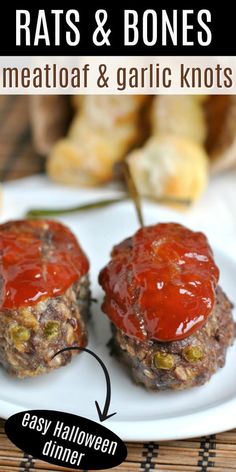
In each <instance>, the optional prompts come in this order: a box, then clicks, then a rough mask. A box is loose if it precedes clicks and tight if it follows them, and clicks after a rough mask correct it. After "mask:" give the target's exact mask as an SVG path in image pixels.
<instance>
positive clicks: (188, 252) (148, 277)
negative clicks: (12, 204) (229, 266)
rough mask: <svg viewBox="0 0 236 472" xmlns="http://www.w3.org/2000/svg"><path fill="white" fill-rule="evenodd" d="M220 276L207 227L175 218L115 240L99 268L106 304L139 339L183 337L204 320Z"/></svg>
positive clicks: (116, 321)
mask: <svg viewBox="0 0 236 472" xmlns="http://www.w3.org/2000/svg"><path fill="white" fill-rule="evenodd" d="M218 279H219V270H218V268H217V266H216V265H215V263H214V259H213V254H212V250H211V248H210V246H209V244H208V241H207V238H206V237H205V236H204V234H203V233H199V232H193V231H191V230H189V229H187V228H185V227H184V226H182V225H180V224H175V223H163V224H157V225H155V226H149V227H145V228H142V229H140V230H139V231H137V233H135V234H134V236H133V237H131V238H128V239H126V240H125V241H123V242H122V243H121V244H119V245H117V246H115V247H114V249H113V252H112V259H111V261H110V262H109V263H108V265H107V266H106V267H105V268H104V269H103V270H102V271H101V273H100V277H99V281H100V284H101V285H102V287H103V289H104V290H105V293H106V296H105V300H104V303H103V306H102V309H103V311H104V312H105V313H106V314H107V315H108V317H109V318H110V319H111V320H112V321H113V323H114V324H115V325H116V326H117V328H119V329H121V330H122V331H123V332H124V333H126V334H127V335H128V336H130V337H134V338H136V339H138V340H143V341H145V340H158V341H174V340H179V339H183V338H185V337H187V336H190V335H191V334H193V333H194V332H195V331H196V330H197V329H199V328H201V326H202V325H203V324H204V323H205V322H206V320H207V317H208V315H209V314H210V312H211V311H212V308H213V305H214V301H215V287H216V285H217V282H218Z"/></svg>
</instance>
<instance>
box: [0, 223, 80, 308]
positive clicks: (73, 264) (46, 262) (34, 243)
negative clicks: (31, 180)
mask: <svg viewBox="0 0 236 472" xmlns="http://www.w3.org/2000/svg"><path fill="white" fill-rule="evenodd" d="M0 266H1V267H0V271H1V275H2V287H1V297H0V305H1V307H2V308H3V309H15V308H18V307H20V306H25V305H34V304H36V303H38V302H39V301H42V300H43V299H45V298H48V297H57V296H58V295H62V294H63V293H64V292H65V291H66V290H67V288H69V287H70V285H72V284H73V283H74V282H76V281H77V280H79V279H80V277H81V276H82V275H84V274H86V273H87V272H88V269H89V262H88V259H87V257H86V256H85V254H84V253H83V251H82V249H81V248H80V246H79V244H78V242H77V240H76V238H75V236H74V235H73V234H72V233H71V231H70V230H69V229H68V228H67V227H65V226H64V225H62V224H61V223H57V222H54V221H43V220H42V221H39V220H32V221H30V220H29V221H27V220H22V221H14V222H9V223H6V224H3V225H0Z"/></svg>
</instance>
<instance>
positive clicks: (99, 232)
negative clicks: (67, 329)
mask: <svg viewBox="0 0 236 472" xmlns="http://www.w3.org/2000/svg"><path fill="white" fill-rule="evenodd" d="M117 192H119V191H114V190H112V189H109V188H107V189H100V190H93V191H78V190H71V189H66V188H61V187H58V186H55V185H52V184H49V183H48V182H47V180H46V179H44V178H33V179H28V180H24V181H23V182H15V183H11V184H7V185H6V186H5V198H4V210H3V213H2V216H1V220H2V221H4V220H6V219H12V218H20V217H22V216H23V215H24V212H25V210H26V209H28V208H29V206H30V207H32V206H60V205H62V204H63V205H65V206H66V205H68V204H75V203H78V202H81V201H88V200H93V199H97V198H99V197H101V195H103V196H104V195H106V196H108V195H109V196H110V195H114V194H117ZM222 198H223V195H222ZM208 200H209V199H208ZM208 200H206V201H202V202H201V203H200V204H199V205H198V206H197V207H195V209H193V210H191V211H190V212H188V213H186V214H179V213H177V212H175V211H171V210H167V209H164V208H162V207H158V206H157V205H156V206H155V205H152V204H145V205H144V215H145V220H146V222H147V223H154V222H157V221H160V220H162V221H168V220H175V221H179V222H182V223H185V224H188V225H189V226H190V227H192V228H196V227H197V228H199V229H203V230H204V231H206V232H207V233H208V235H209V236H210V239H211V242H213V243H214V244H213V247H214V250H215V257H216V261H217V263H218V265H219V266H220V269H221V281H220V282H221V285H222V287H223V288H224V289H225V291H226V292H227V294H228V296H229V297H230V298H231V300H232V301H234V302H236V293H235V280H236V256H233V257H232V254H230V255H228V254H227V253H226V252H225V251H224V250H222V248H224V247H225V246H227V247H228V248H231V247H233V246H232V237H235V235H234V234H233V232H232V231H233V230H232V231H231V233H230V235H229V237H228V239H227V231H228V230H229V227H227V228H226V227H225V225H222V221H219V218H218V219H217V220H216V219H215V218H213V213H212V212H213V211H214V210H213V208H212V211H210V210H209V208H208V210H207V212H206V210H205V208H206V205H207V203H206V202H207V201H208ZM214 205H215V201H214ZM210 218H211V220H212V221H213V219H214V224H215V226H212V225H211V224H210V222H209V221H210ZM222 218H225V215H223V213H222ZM61 220H62V221H63V222H64V223H66V224H67V225H69V226H70V227H71V229H72V230H73V231H74V232H75V234H76V235H77V237H78V239H79V241H80V242H81V244H82V246H83V248H84V250H85V251H86V252H87V254H88V256H89V258H90V261H91V279H92V290H93V297H94V298H97V299H98V304H97V305H93V310H92V311H93V318H92V322H91V323H90V326H89V347H90V348H91V349H93V350H94V351H95V352H96V353H97V354H98V355H99V356H100V357H101V358H102V360H103V361H104V362H105V364H106V366H107V368H108V370H109V373H110V377H111V382H112V403H111V408H110V411H111V412H113V411H117V415H116V416H114V417H112V418H111V419H109V420H107V421H106V423H105V425H106V426H107V427H108V428H110V429H111V430H113V431H114V432H116V433H117V434H118V435H119V436H120V437H121V438H122V439H124V440H137V441H146V440H169V439H180V438H187V437H192V436H200V435H204V434H210V433H215V432H219V431H223V430H226V429H230V428H233V427H235V426H236V380H235V365H236V343H235V345H234V347H232V348H230V349H229V351H228V354H227V363H226V366H225V367H224V368H223V369H221V370H220V371H219V372H218V373H217V374H216V375H214V376H213V377H212V379H211V381H210V382H209V383H207V384H206V385H205V386H203V387H196V388H192V389H190V390H188V391H183V392H166V393H150V392H147V391H146V390H145V389H144V388H142V387H139V386H136V385H134V384H133V383H132V381H131V379H130V377H129V375H128V373H127V371H126V370H125V368H123V367H122V365H121V364H119V363H118V362H117V361H116V360H115V359H114V358H111V357H110V356H109V351H108V349H107V347H106V344H107V342H108V340H109V338H110V327H109V322H108V320H107V319H106V317H105V316H104V315H103V314H102V313H101V310H100V308H99V307H100V303H101V300H102V296H103V295H102V292H101V290H100V288H99V286H98V283H97V275H98V272H99V270H100V269H101V268H102V267H103V266H104V265H105V264H106V262H107V260H108V257H109V252H110V249H111V247H112V246H113V245H114V244H115V243H117V242H119V241H120V240H122V239H123V238H125V237H126V236H128V235H130V234H132V233H133V232H134V231H135V230H136V229H137V220H136V215H135V212H134V210H133V207H132V204H131V203H128V202H126V203H122V204H119V205H116V206H113V207H110V208H106V209H102V210H99V211H92V212H88V213H86V214H85V213H84V214H75V215H73V216H67V217H65V218H61ZM232 224H234V222H232ZM217 225H218V226H217ZM217 228H218V230H217ZM232 228H233V226H232ZM217 231H218V234H216V232H217ZM230 236H231V237H230ZM235 254H236V253H235ZM0 385H1V389H0V416H2V417H4V418H7V417H8V416H9V415H11V414H13V413H15V412H18V411H21V410H25V409H34V408H41V409H57V410H62V411H66V412H71V413H75V414H79V415H83V416H86V417H88V418H91V419H95V420H97V413H96V409H95V405H94V401H95V400H98V401H99V403H101V404H103V402H104V399H105V381H104V376H103V372H102V371H101V370H100V368H99V366H98V365H97V363H96V361H95V360H94V359H93V358H91V357H90V356H89V355H87V354H86V353H83V354H81V355H80V356H78V357H76V358H75V359H74V360H73V362H72V363H71V364H70V365H69V366H67V367H65V368H61V369H59V370H58V371H55V372H52V373H51V374H48V375H44V376H42V377H38V378H35V379H25V380H17V379H14V378H11V377H10V376H8V375H7V374H6V373H5V372H4V370H3V369H0Z"/></svg>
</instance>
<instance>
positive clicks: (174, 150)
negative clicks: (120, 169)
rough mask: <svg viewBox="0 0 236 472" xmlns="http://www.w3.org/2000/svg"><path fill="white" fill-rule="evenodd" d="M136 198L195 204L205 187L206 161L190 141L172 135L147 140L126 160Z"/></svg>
mask: <svg viewBox="0 0 236 472" xmlns="http://www.w3.org/2000/svg"><path fill="white" fill-rule="evenodd" d="M127 162H128V165H129V168H130V172H131V175H132V177H133V179H134V183H135V184H136V187H137V190H138V192H139V194H140V195H143V196H145V197H151V198H158V197H174V198H179V199H190V200H191V201H194V200H196V199H197V198H198V197H199V196H200V195H201V193H202V191H203V190H204V189H205V187H206V185H207V176H208V159H207V155H206V153H205V151H204V149H203V148H202V147H201V146H200V145H198V144H197V143H194V142H193V141H191V140H189V139H186V138H183V137H179V136H174V135H170V134H169V135H168V134H166V135H160V136H153V137H151V138H150V139H149V140H148V141H147V143H146V144H145V146H144V147H142V148H140V149H137V150H135V151H133V152H131V153H130V154H129V156H128V158H127Z"/></svg>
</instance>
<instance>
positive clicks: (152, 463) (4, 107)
mask: <svg viewBox="0 0 236 472" xmlns="http://www.w3.org/2000/svg"><path fill="white" fill-rule="evenodd" d="M42 172H44V159H43V158H41V157H40V156H38V155H37V154H36V152H35V151H34V147H33V144H32V139H31V131H30V123H29V115H28V97H24V96H15V97H14V96H8V97H3V96H2V97H0V178H1V180H2V181H6V180H12V179H18V178H22V177H25V176H27V175H32V174H36V173H42ZM127 446H128V457H127V460H126V461H125V462H124V463H123V464H122V465H121V466H119V467H117V468H115V469H113V470H114V471H116V472H134V471H135V472H136V471H140V472H141V471H143V472H149V471H151V470H156V471H159V472H164V471H169V472H173V471H174V472H177V471H179V472H198V471H199V472H223V471H224V472H227V471H228V472H232V471H233V470H235V471H236V429H235V430H232V431H228V432H225V433H222V434H217V435H211V436H209V437H203V438H197V439H192V440H191V439H190V440H185V441H169V442H160V443H157V442H149V443H128V444H127ZM59 470H64V471H65V470H69V469H62V468H58V467H57V466H53V465H50V464H46V463H45V462H42V461H39V460H37V459H34V458H32V457H31V456H28V455H27V454H24V453H23V452H22V451H20V450H19V449H17V448H16V447H15V446H14V445H13V444H12V443H11V442H10V441H9V440H8V439H7V437H6V435H5V433H4V421H2V420H0V472H6V471H12V472H15V471H17V472H20V471H21V472H26V471H28V472H33V471H34V472H50V471H59ZM70 470H72V469H70Z"/></svg>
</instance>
